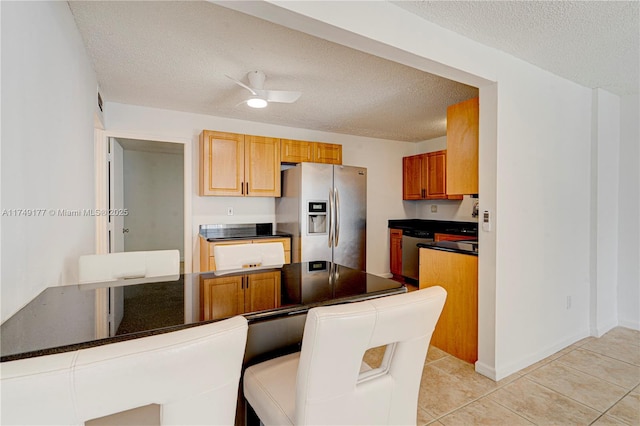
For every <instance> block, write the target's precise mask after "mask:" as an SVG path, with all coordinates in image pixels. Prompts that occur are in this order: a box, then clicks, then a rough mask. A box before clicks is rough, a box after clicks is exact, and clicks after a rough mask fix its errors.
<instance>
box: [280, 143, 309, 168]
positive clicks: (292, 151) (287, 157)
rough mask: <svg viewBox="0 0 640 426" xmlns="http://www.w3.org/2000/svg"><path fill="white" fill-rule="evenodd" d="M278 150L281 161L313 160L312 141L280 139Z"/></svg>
mask: <svg viewBox="0 0 640 426" xmlns="http://www.w3.org/2000/svg"><path fill="white" fill-rule="evenodd" d="M280 152H281V153H282V157H281V158H280V160H281V161H282V162H283V163H305V162H307V163H311V162H313V154H314V150H313V142H308V141H296V140H292V139H280Z"/></svg>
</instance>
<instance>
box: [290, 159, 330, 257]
mask: <svg viewBox="0 0 640 426" xmlns="http://www.w3.org/2000/svg"><path fill="white" fill-rule="evenodd" d="M296 167H300V172H301V180H300V182H301V184H300V203H301V204H300V212H301V215H302V217H301V218H300V226H301V235H300V246H301V247H300V248H301V250H300V252H301V260H300V261H301V262H313V261H316V260H326V261H329V262H330V261H331V259H332V257H331V256H332V250H331V246H330V245H329V232H327V233H322V234H319V233H314V232H309V231H310V229H309V219H308V215H309V203H312V202H325V203H326V205H327V207H328V206H329V192H330V191H331V189H332V182H333V165H331V164H319V163H301V164H299V165H298V166H296ZM328 213H329V212H327V214H328Z"/></svg>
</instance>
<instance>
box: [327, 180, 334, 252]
mask: <svg viewBox="0 0 640 426" xmlns="http://www.w3.org/2000/svg"><path fill="white" fill-rule="evenodd" d="M334 220H335V218H334V214H333V190H332V189H329V240H328V243H329V247H332V246H333V229H334V226H333V224H334Z"/></svg>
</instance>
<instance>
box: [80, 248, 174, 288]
mask: <svg viewBox="0 0 640 426" xmlns="http://www.w3.org/2000/svg"><path fill="white" fill-rule="evenodd" d="M78 267H79V268H78V277H79V282H80V283H91V282H102V281H113V280H117V279H125V278H144V277H161V276H166V275H176V274H179V273H180V251H179V250H153V251H128V252H121V253H108V254H90V255H85V256H80V259H79V261H78Z"/></svg>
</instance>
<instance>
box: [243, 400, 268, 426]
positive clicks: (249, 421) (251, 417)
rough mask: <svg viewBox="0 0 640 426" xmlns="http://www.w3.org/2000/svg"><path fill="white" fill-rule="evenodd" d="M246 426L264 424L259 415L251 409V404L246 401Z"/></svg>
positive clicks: (260, 425)
mask: <svg viewBox="0 0 640 426" xmlns="http://www.w3.org/2000/svg"><path fill="white" fill-rule="evenodd" d="M244 407H245V409H244V420H245V423H244V426H263V424H262V422H261V421H260V418H259V417H258V415H257V414H256V412H255V411H253V408H252V407H251V405H249V403H248V402H247V400H245V401H244Z"/></svg>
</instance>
